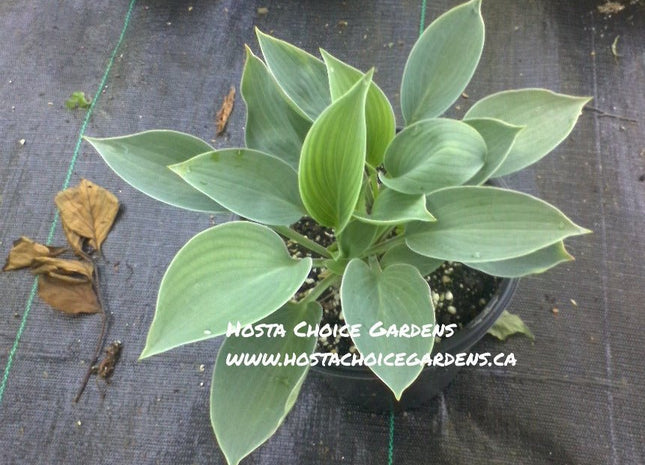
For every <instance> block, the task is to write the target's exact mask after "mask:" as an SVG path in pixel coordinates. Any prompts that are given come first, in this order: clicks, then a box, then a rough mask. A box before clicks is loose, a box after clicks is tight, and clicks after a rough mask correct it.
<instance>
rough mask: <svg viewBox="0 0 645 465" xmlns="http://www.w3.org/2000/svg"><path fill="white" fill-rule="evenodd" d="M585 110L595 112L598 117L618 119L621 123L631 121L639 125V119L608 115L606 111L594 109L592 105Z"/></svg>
mask: <svg viewBox="0 0 645 465" xmlns="http://www.w3.org/2000/svg"><path fill="white" fill-rule="evenodd" d="M584 109H585V110H591V111H595V112H596V113H598V116H606V117H608V118H616V119H619V120H621V121H629V122H630V123H638V120H637V119H633V118H627V117H626V116H620V115H615V114H613V113H607V112H606V111H603V110H601V109H599V108H596V107H592V106H591V105H587V106H586V107H585V108H584Z"/></svg>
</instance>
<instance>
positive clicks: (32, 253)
mask: <svg viewBox="0 0 645 465" xmlns="http://www.w3.org/2000/svg"><path fill="white" fill-rule="evenodd" d="M64 251H65V248H64V247H51V246H49V245H43V244H40V243H38V242H34V241H32V240H31V239H29V238H28V237H25V236H22V237H21V238H20V239H18V240H16V241H14V243H13V247H12V248H11V250H10V251H9V256H8V257H7V262H6V263H5V265H4V267H3V268H2V271H10V270H19V269H20V268H27V267H30V266H32V263H33V261H34V259H36V258H39V257H56V256H58V255H60V254H62V253H63V252H64Z"/></svg>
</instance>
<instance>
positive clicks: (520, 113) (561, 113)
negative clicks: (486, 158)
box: [464, 89, 591, 178]
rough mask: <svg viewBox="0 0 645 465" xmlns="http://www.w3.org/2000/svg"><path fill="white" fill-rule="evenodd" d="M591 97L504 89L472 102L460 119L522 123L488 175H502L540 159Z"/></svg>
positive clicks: (563, 136)
mask: <svg viewBox="0 0 645 465" xmlns="http://www.w3.org/2000/svg"><path fill="white" fill-rule="evenodd" d="M589 100H591V98H588V97H573V96H570V95H564V94H556V93H555V92H551V91H550V90H545V89H519V90H507V91H504V92H498V93H496V94H492V95H489V96H488V97H485V98H483V99H481V100H480V101H478V102H477V103H475V104H474V105H473V106H472V108H470V110H468V112H467V113H466V116H464V119H473V118H497V119H500V120H502V121H506V122H507V123H509V124H513V125H516V126H525V129H524V130H523V131H522V132H520V133H519V134H518V136H517V140H516V141H515V143H514V144H513V147H512V148H511V151H510V153H509V154H508V156H507V157H506V159H505V160H504V162H503V163H502V165H501V166H500V167H499V168H498V169H497V171H495V173H493V176H492V177H495V178H496V177H500V176H505V175H507V174H511V173H514V172H515V171H519V170H521V169H522V168H525V167H527V166H529V165H531V164H533V163H535V162H536V161H538V160H540V159H541V158H542V157H544V156H545V155H546V154H548V153H549V152H550V151H551V150H553V149H554V148H556V147H557V146H558V145H559V144H560V142H562V141H563V140H564V139H566V138H567V136H568V135H569V134H570V133H571V131H572V130H573V127H574V126H575V125H576V122H577V121H578V117H579V116H580V113H581V112H582V108H583V107H584V106H585V105H586V104H587V103H588V102H589Z"/></svg>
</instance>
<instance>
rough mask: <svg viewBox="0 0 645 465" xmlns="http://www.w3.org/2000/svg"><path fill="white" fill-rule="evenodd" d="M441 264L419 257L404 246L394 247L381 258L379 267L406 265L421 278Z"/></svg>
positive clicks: (441, 261)
mask: <svg viewBox="0 0 645 465" xmlns="http://www.w3.org/2000/svg"><path fill="white" fill-rule="evenodd" d="M443 262H444V260H439V259H437V258H430V257H424V256H423V255H419V254H418V253H415V252H413V251H411V250H410V249H409V248H408V246H407V245H405V244H399V245H395V246H394V247H392V248H391V249H389V250H388V251H387V252H385V254H383V256H382V257H381V266H382V267H383V268H387V267H388V266H391V265H395V264H397V263H407V264H408V265H412V266H413V267H415V268H416V269H417V270H419V273H421V276H427V275H429V274H430V273H432V272H433V271H434V270H436V269H437V268H439V267H440V266H441V264H442V263H443Z"/></svg>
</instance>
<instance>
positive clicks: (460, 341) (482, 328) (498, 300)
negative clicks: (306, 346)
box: [311, 278, 520, 379]
mask: <svg viewBox="0 0 645 465" xmlns="http://www.w3.org/2000/svg"><path fill="white" fill-rule="evenodd" d="M519 281H520V280H519V278H502V280H501V282H500V284H499V288H498V289H497V292H496V293H495V295H493V297H491V299H490V300H489V301H488V304H486V307H484V309H483V310H482V311H481V312H480V313H479V314H478V315H477V316H476V317H475V318H473V319H472V320H471V321H470V322H468V324H467V325H466V326H465V327H463V328H462V329H460V330H458V331H456V332H455V334H454V335H453V336H452V337H450V338H448V339H444V340H443V341H442V342H441V343H440V344H435V346H434V348H433V350H432V353H433V354H434V353H438V352H439V351H437V350H436V349H437V348H441V352H442V353H451V354H456V353H460V352H465V351H467V350H468V349H470V348H471V347H472V346H474V345H475V344H476V343H477V342H478V341H479V340H480V339H482V338H483V337H484V336H485V335H486V332H487V331H488V330H489V329H490V327H491V326H493V324H494V323H495V321H497V318H499V316H500V315H501V314H502V312H503V311H504V309H506V307H508V305H509V303H510V301H511V299H512V298H513V295H514V294H515V291H516V290H517V286H518V283H519ZM311 369H312V370H314V371H316V372H318V373H322V374H324V375H326V376H334V377H340V378H350V379H373V378H374V377H375V376H376V375H375V374H374V372H373V371H372V370H371V369H370V368H369V367H364V366H356V367H346V366H339V367H336V366H319V365H315V366H312V367H311ZM432 369H435V367H433V366H426V367H424V368H423V370H422V372H423V371H426V370H432Z"/></svg>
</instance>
